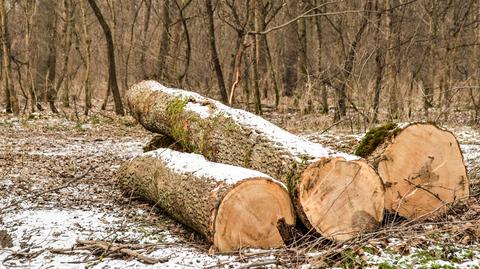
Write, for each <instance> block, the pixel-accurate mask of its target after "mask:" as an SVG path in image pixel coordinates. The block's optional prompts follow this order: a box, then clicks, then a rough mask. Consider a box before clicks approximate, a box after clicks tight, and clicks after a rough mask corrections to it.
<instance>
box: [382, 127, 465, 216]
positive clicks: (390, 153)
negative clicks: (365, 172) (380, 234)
mask: <svg viewBox="0 0 480 269" xmlns="http://www.w3.org/2000/svg"><path fill="white" fill-rule="evenodd" d="M379 160H380V161H379V164H378V173H379V174H380V176H381V177H382V179H383V181H384V182H385V187H386V193H385V207H386V209H387V210H389V211H391V212H397V213H398V214H399V215H400V216H403V217H406V218H420V217H425V216H428V215H431V214H434V215H436V214H441V213H444V212H445V211H446V210H447V208H448V205H449V204H451V203H453V202H456V201H460V200H463V199H466V198H468V195H469V182H468V177H467V173H466V170H465V165H464V163H463V156H462V152H461V150H460V147H459V145H458V142H457V140H456V138H455V137H454V135H453V134H452V133H450V132H449V131H446V130H442V129H440V128H438V127H436V126H434V125H431V124H412V125H410V126H408V127H406V128H405V129H404V130H402V131H401V132H400V133H399V134H398V135H396V136H395V137H394V138H393V139H392V141H391V143H390V144H389V145H388V146H387V147H386V149H385V151H384V152H383V154H382V156H380V159H379Z"/></svg>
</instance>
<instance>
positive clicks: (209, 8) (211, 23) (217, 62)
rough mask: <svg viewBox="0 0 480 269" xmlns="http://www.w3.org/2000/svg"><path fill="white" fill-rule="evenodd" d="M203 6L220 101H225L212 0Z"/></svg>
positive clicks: (206, 0) (207, 0)
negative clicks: (205, 12)
mask: <svg viewBox="0 0 480 269" xmlns="http://www.w3.org/2000/svg"><path fill="white" fill-rule="evenodd" d="M205 7H206V11H207V23H208V33H209V43H210V56H211V59H212V64H213V68H214V69H215V74H216V76H217V83H218V90H219V92H220V96H221V98H222V102H224V103H227V101H228V96H227V88H226V87H225V80H224V78H223V72H222V66H221V65H220V59H219V57H218V52H217V45H216V39H215V24H214V21H213V11H214V10H213V5H212V0H205Z"/></svg>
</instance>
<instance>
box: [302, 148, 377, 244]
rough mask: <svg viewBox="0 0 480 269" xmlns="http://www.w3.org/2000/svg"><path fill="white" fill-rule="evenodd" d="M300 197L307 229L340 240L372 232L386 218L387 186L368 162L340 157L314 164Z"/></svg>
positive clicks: (308, 172) (305, 178) (305, 175)
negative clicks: (385, 191) (384, 212)
mask: <svg viewBox="0 0 480 269" xmlns="http://www.w3.org/2000/svg"><path fill="white" fill-rule="evenodd" d="M297 195H298V197H297V198H296V199H298V203H296V206H299V205H300V206H301V207H302V210H301V211H302V213H304V216H301V215H300V218H301V219H302V217H303V218H306V219H307V220H304V219H302V221H303V222H304V223H305V222H307V223H306V224H307V227H309V226H310V227H309V228H313V229H315V231H316V232H318V233H319V234H321V235H322V236H324V237H326V238H329V239H333V240H336V241H345V240H348V239H351V238H353V237H355V236H357V235H359V234H361V233H363V232H365V231H368V230H372V229H374V228H376V227H377V226H378V225H379V223H380V222H381V221H382V219H383V211H384V188H383V184H382V182H381V180H380V178H379V177H378V175H377V174H376V173H375V171H374V170H373V168H372V167H371V166H370V165H368V164H367V163H366V161H364V160H357V161H346V160H345V159H344V158H341V157H338V158H323V159H321V160H319V161H317V162H315V163H313V164H312V165H310V166H309V167H308V168H307V169H306V170H305V171H304V172H303V173H302V175H301V177H300V182H299V185H298V188H297Z"/></svg>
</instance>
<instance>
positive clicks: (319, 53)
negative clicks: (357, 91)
mask: <svg viewBox="0 0 480 269" xmlns="http://www.w3.org/2000/svg"><path fill="white" fill-rule="evenodd" d="M322 4H324V0H315V5H317V6H319V5H322ZM321 11H323V12H324V11H325V8H323V9H322V10H321ZM315 26H316V30H317V41H318V47H317V72H318V74H317V76H318V78H317V81H318V87H319V88H320V89H321V93H320V94H321V97H322V113H323V114H328V109H329V107H328V91H327V87H326V86H325V83H323V79H322V77H323V74H322V73H323V68H322V63H323V58H322V53H323V48H322V46H323V34H322V17H321V16H316V17H315Z"/></svg>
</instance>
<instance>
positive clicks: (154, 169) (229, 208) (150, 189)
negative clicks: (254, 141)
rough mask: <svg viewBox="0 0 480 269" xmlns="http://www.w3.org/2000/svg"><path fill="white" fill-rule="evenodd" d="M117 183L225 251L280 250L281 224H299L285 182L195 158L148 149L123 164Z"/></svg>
mask: <svg viewBox="0 0 480 269" xmlns="http://www.w3.org/2000/svg"><path fill="white" fill-rule="evenodd" d="M117 179H118V182H119V183H120V184H121V186H123V187H124V188H125V189H126V190H129V191H133V192H134V193H136V194H138V195H141V196H143V197H147V198H148V199H150V200H151V201H152V202H153V203H154V204H155V205H157V206H159V207H160V208H162V209H163V210H164V211H165V212H167V213H168V214H170V215H171V216H172V217H173V218H175V219H176V220H178V221H179V222H181V223H183V224H185V225H187V226H189V227H191V228H192V229H194V230H196V231H197V232H199V233H200V234H202V235H203V236H205V238H207V239H208V240H209V241H210V242H212V243H213V244H214V245H215V247H216V248H217V249H218V250H219V251H221V252H228V251H235V250H239V249H241V248H245V247H254V248H274V247H281V246H283V240H282V237H281V235H280V234H279V231H278V230H277V226H276V225H277V222H278V221H280V220H282V221H284V222H286V223H287V224H289V225H293V224H294V223H295V215H294V212H293V206H292V204H291V200H290V197H289V195H288V192H287V189H286V187H285V186H284V185H283V184H282V183H280V182H278V181H276V180H274V179H272V178H271V177H269V176H267V175H265V174H263V173H260V172H257V171H253V170H249V169H245V168H240V167H235V166H231V165H225V164H218V163H213V162H210V161H207V160H206V159H205V158H204V157H203V156H201V155H197V154H191V153H181V152H178V151H174V150H170V149H157V150H154V151H150V152H148V153H144V154H142V155H140V156H137V157H135V158H134V159H132V160H130V161H127V162H126V163H125V164H123V165H122V167H121V168H120V169H119V171H118V173H117Z"/></svg>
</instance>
